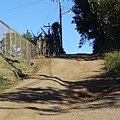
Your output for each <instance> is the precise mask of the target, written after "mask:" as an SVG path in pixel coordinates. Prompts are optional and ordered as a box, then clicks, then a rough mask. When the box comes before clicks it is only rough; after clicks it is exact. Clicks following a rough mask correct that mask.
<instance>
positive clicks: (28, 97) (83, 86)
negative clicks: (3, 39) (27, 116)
mask: <svg viewBox="0 0 120 120" xmlns="http://www.w3.org/2000/svg"><path fill="white" fill-rule="evenodd" d="M37 77H38V78H37V79H38V81H43V80H49V81H54V82H57V83H59V84H60V85H61V86H64V89H58V88H57V87H45V88H42V87H37V88H32V87H25V86H24V87H21V88H18V89H17V90H16V91H14V92H9V93H3V94H2V95H1V96H0V101H10V102H16V103H35V104H42V105H49V104H51V105H53V107H48V108H42V107H41V108H38V107H32V106H31V107H29V106H28V107H25V108H26V109H31V110H35V111H42V112H44V115H45V113H46V112H50V113H54V114H60V113H65V112H68V111H69V110H70V109H100V108H103V107H105V108H106V107H114V108H117V107H120V104H118V103H119V101H120V77H113V76H111V75H110V74H108V73H106V74H102V75H100V76H94V77H93V78H92V79H91V80H87V78H86V80H83V81H81V80H80V81H74V82H68V81H65V80H61V79H60V78H58V77H51V76H47V75H39V76H37ZM35 79H36V77H35ZM77 103H80V104H81V105H78V104H77ZM86 104H87V105H86ZM54 105H56V106H58V105H59V106H60V107H55V106H54ZM73 105H75V106H74V107H73ZM82 105H83V106H84V107H83V106H82ZM63 106H69V108H68V109H62V107H63ZM0 109H2V108H1V107H0ZM6 109H7V108H6ZM41 114H42V113H41ZM46 115H48V114H47V113H46Z"/></svg>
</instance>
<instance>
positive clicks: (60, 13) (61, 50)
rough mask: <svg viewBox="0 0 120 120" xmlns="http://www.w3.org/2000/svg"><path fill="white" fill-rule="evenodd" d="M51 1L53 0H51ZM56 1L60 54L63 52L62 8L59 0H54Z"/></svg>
mask: <svg viewBox="0 0 120 120" xmlns="http://www.w3.org/2000/svg"><path fill="white" fill-rule="evenodd" d="M52 1H55V0H52ZM56 1H57V2H58V4H59V17H60V54H62V53H63V44H62V8H61V0H56ZM63 1H64V0H63Z"/></svg>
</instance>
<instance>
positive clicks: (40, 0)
mask: <svg viewBox="0 0 120 120" xmlns="http://www.w3.org/2000/svg"><path fill="white" fill-rule="evenodd" d="M42 1H43V0H39V1H36V2H32V3H28V4H25V5H21V6H18V7H14V8H10V9H6V10H1V11H0V12H7V11H11V10H15V9H19V8H22V7H26V6H30V5H33V4H36V3H39V2H42Z"/></svg>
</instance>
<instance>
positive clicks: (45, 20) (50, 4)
mask: <svg viewBox="0 0 120 120" xmlns="http://www.w3.org/2000/svg"><path fill="white" fill-rule="evenodd" d="M50 9H51V2H50V6H49V9H48V13H47V17H46V19H45V21H44V23H43V25H44V24H45V23H46V21H47V19H48V17H49V13H50Z"/></svg>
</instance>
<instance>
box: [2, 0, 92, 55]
mask: <svg viewBox="0 0 120 120" xmlns="http://www.w3.org/2000/svg"><path fill="white" fill-rule="evenodd" d="M56 1H57V0H54V2H53V1H51V0H1V3H0V4H1V6H0V19H1V20H2V21H4V22H5V23H6V24H8V25H9V26H10V27H12V28H13V29H14V30H16V31H17V32H19V33H20V34H23V33H25V32H26V30H27V29H28V30H29V31H30V32H31V30H32V31H33V33H34V34H35V35H37V33H38V31H40V32H41V27H42V28H43V29H44V30H45V31H46V32H47V28H44V27H43V26H44V25H48V23H50V24H52V23H54V22H59V6H58V3H57V2H56ZM61 3H62V13H65V12H67V11H68V10H70V8H71V7H72V6H73V2H72V0H69V1H67V0H64V1H63V0H61ZM73 16H74V13H72V12H71V14H67V13H66V14H63V15H62V28H63V29H62V31H63V47H64V50H65V51H66V53H68V54H71V53H74V54H75V53H92V47H90V46H89V44H88V43H86V45H84V46H83V47H82V48H80V49H78V46H79V40H80V35H79V34H78V32H77V31H76V30H75V24H71V21H72V20H73V18H72V17H73Z"/></svg>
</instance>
